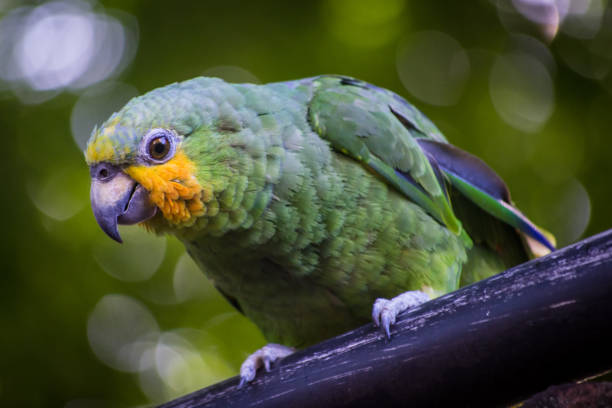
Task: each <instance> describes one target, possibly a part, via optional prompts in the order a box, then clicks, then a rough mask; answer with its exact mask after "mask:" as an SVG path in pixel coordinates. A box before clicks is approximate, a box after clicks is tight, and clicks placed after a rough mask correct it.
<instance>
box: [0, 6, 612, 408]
mask: <svg viewBox="0 0 612 408" xmlns="http://www.w3.org/2000/svg"><path fill="white" fill-rule="evenodd" d="M92 1H93V0H92ZM535 3H538V2H533V1H527V0H519V1H516V0H515V1H477V2H442V1H440V2H418V1H403V0H387V1H365V0H354V1H351V0H333V1H331V0H330V1H313V2H281V1H278V2H247V1H236V0H229V1H217V2H212V1H206V2H200V1H192V2H179V3H172V4H170V3H168V2H165V1H164V2H162V1H149V0H148V1H144V0H129V1H125V0H122V1H119V0H108V1H102V2H101V3H93V2H92V3H84V2H80V3H77V2H76V0H75V1H71V2H69V3H61V4H60V5H61V7H59V9H61V8H62V7H64V8H66V7H68V8H67V10H68V12H65V11H64V14H63V16H64V17H62V18H63V20H62V19H59V20H53V21H52V20H45V21H47V23H49V24H47V25H44V24H42V23H41V24H38V23H37V20H36V19H35V17H36V16H38V17H36V18H39V20H40V19H44V18H47V17H49V15H51V14H52V13H51V12H56V11H57V9H58V8H57V7H56V6H57V4H59V3H54V4H52V7H50V8H46V9H44V8H41V7H46V6H48V3H47V4H45V3H44V2H32V3H21V2H17V1H14V0H13V1H11V0H3V1H0V52H1V53H2V60H1V61H0V76H1V79H0V125H1V128H2V130H3V142H4V143H5V146H7V149H6V151H5V152H7V153H8V154H6V155H4V156H3V159H2V161H1V163H2V169H3V174H4V175H5V176H4V178H3V179H4V183H5V190H4V191H5V193H4V199H3V200H1V201H0V208H1V210H2V211H1V212H2V214H4V217H3V219H4V223H3V225H4V227H3V231H4V239H3V244H2V245H1V246H0V251H2V256H1V258H0V259H2V260H3V264H4V266H3V268H2V271H3V277H2V295H1V296H0V305H1V307H2V308H1V309H0V310H1V311H0V316H1V317H0V322H1V324H2V327H1V328H0V329H1V332H2V335H0V347H1V349H2V350H4V351H3V352H2V357H1V358H0V362H1V370H0V405H2V406H53V407H58V406H65V407H70V408H76V407H89V406H94V407H111V406H112V407H115V406H117V407H125V406H135V405H139V404H147V403H150V402H160V401H163V400H167V399H169V398H172V397H176V396H178V395H181V394H184V393H186V392H189V391H191V390H195V389H197V388H201V387H203V386H206V385H209V384H211V383H213V382H216V381H219V380H221V379H223V378H226V377H228V376H230V375H234V374H235V373H237V370H238V367H239V365H240V363H241V361H242V360H243V358H244V357H245V356H246V355H247V354H248V353H249V352H251V351H253V350H254V349H255V348H257V347H260V346H261V345H263V344H264V339H263V338H262V336H261V335H260V334H259V333H258V331H257V329H256V328H255V327H254V326H253V325H252V324H251V323H249V322H248V321H246V320H245V319H244V318H243V317H242V316H240V315H239V314H238V313H236V312H235V311H234V310H233V309H232V308H231V306H229V305H228V304H227V303H226V302H225V301H224V300H223V299H222V297H221V296H220V295H219V294H217V293H216V292H215V291H214V290H213V289H212V288H211V287H210V284H209V283H207V282H206V281H205V280H204V279H203V278H202V275H201V274H199V272H198V271H197V270H196V269H195V266H194V265H193V264H192V263H191V261H190V260H189V259H188V258H187V257H186V256H185V255H184V250H183V248H182V247H181V245H180V244H179V243H178V242H177V241H175V240H174V239H169V238H168V239H166V238H153V237H151V236H148V235H147V234H146V233H145V232H143V231H141V230H139V229H137V228H136V227H130V228H126V229H123V231H122V235H124V238H125V241H126V244H124V247H120V246H119V245H118V244H115V243H113V242H111V241H110V240H109V239H108V238H107V237H106V236H104V234H103V232H102V231H101V230H100V229H99V228H98V226H97V224H96V222H95V220H94V218H93V216H92V213H91V210H90V208H89V202H88V201H89V200H88V198H89V197H88V184H89V174H88V169H87V167H86V166H85V163H84V161H83V156H82V153H81V151H80V148H79V145H80V146H82V145H83V143H84V141H85V140H86V138H87V136H88V133H89V131H90V129H91V127H92V126H93V124H95V123H96V122H98V123H99V122H101V121H102V120H103V119H104V118H105V117H106V116H107V115H108V114H110V113H111V112H112V111H114V110H116V109H118V108H119V107H120V106H121V105H122V104H123V103H125V102H126V101H127V100H128V99H129V98H131V97H132V96H135V95H137V94H139V93H142V92H146V91H148V90H151V89H153V88H156V87H159V86H162V85H166V84H168V83H170V82H174V81H179V80H183V79H188V78H192V77H195V76H198V75H203V74H205V75H216V76H221V77H224V78H226V79H228V80H232V81H257V80H258V81H260V82H262V83H263V82H271V81H281V80H288V79H294V78H300V77H306V76H313V75H317V74H322V73H342V74H347V75H351V76H354V77H357V78H361V79H364V80H367V81H369V82H372V83H374V84H377V85H379V86H382V87H386V88H389V89H392V90H394V91H396V92H397V93H399V94H401V95H404V96H406V97H407V99H409V100H410V101H412V102H413V103H414V104H415V105H417V106H418V107H419V108H420V109H421V110H423V111H424V113H425V114H427V115H428V116H429V117H430V118H431V119H432V120H433V121H434V122H435V123H437V124H438V126H439V127H440V128H441V129H442V131H443V132H444V133H445V134H446V135H447V137H448V138H449V140H451V141H452V142H453V143H454V144H456V145H458V146H460V147H462V148H464V149H466V150H468V151H470V152H472V153H474V154H476V155H478V156H480V157H482V158H483V159H485V160H486V161H487V162H488V163H489V164H490V165H491V166H492V167H493V168H495V169H496V170H497V171H498V172H499V173H500V175H501V176H502V177H503V178H504V179H505V180H506V181H507V182H508V184H509V185H510V187H511V190H512V192H513V197H514V200H515V201H516V203H517V204H518V206H519V207H520V208H521V209H522V210H523V211H524V212H525V213H526V214H528V215H529V216H530V217H532V219H534V220H535V221H536V222H537V223H538V224H540V225H542V226H544V227H545V228H547V229H549V230H551V231H552V232H554V233H555V234H557V237H558V239H559V242H560V244H561V245H566V244H568V243H570V242H572V241H575V240H577V239H579V238H580V237H581V236H583V235H592V234H595V233H597V232H599V231H602V230H604V229H606V228H609V227H610V226H611V225H612V215H611V213H610V211H609V207H608V204H606V203H607V202H608V200H610V199H611V196H612V190H611V189H610V188H609V187H610V181H609V177H610V174H612V160H611V156H610V150H609V148H610V144H609V140H610V129H612V115H611V114H610V110H611V108H612V71H611V67H612V28H611V27H612V12H611V11H610V10H609V8H608V2H607V1H596V0H593V1H588V0H581V1H571V2H548V3H550V4H557V3H558V4H561V5H563V4H565V5H566V6H567V4H569V5H570V6H569V8H567V7H566V8H565V9H563V10H561V9H559V10H561V11H559V10H557V9H555V10H553V11H555V13H556V14H555V13H553V14H550V13H549V14H546V13H543V14H542V13H541V11H542V10H540V9H537V10H536V9H534V7H533V5H534V4H535ZM539 3H542V2H539ZM62 4H63V5H62ZM24 6H25V7H26V8H23V7H24ZM27 7H29V8H27ZM37 7H38V8H37ZM53 7H55V8H53ZM75 7H76V8H75ZM530 7H531V8H530ZM76 9H79V10H81V11H78V10H77V11H78V12H77V11H75V10H76ZM36 10H37V11H36ZM53 10H55V11H53ZM534 10H535V11H534ZM33 11H36V13H38V14H36V13H34V12H33ZM43 11H44V12H45V13H47V14H45V13H43ZM544 11H546V10H544ZM549 11H550V10H549ZM535 12H538V13H540V14H537V13H535ZM49 13H51V14H49ZM66 13H67V14H66ZM79 13H81V14H79ZM88 13H89V14H88ZM534 13H535V14H534ZM41 15H42V17H41ZM550 15H553V16H556V17H555V18H556V20H554V19H553V20H550V18H549V17H550ZM24 16H26V17H28V16H29V17H28V18H25V17H24ZM45 16H46V17H45ZM75 16H76V17H75ZM79 16H81V17H82V16H86V17H87V18H85V17H83V18H81V17H79ZM542 16H544V17H542ZM547 16H548V17H547ZM24 18H25V19H24ZM547 18H548V19H547ZM94 20H95V21H94ZM40 21H42V20H40ZM555 21H556V22H555ZM16 22H17V23H19V22H22V23H23V24H17V23H16ZM51 23H53V24H51ZM95 24H97V25H95ZM94 25H95V27H97V28H96V30H97V31H96V30H94V31H91V30H89V28H90V27H94ZM49 27H54V28H53V30H60V31H61V30H65V29H69V33H68V34H65V35H64V34H62V35H64V37H61V36H60V37H61V39H62V41H64V42H63V43H60V42H59V41H55V40H53V41H52V39H55V38H56V37H53V36H52V35H51V34H49V33H48V32H47V31H45V30H48V29H50V28H49ZM58 27H59V28H58ZM34 28H36V29H37V30H38V31H36V30H34ZM28 30H29V31H28ZM70 30H76V31H70ZM79 30H81V31H79ZM62 32H63V31H62ZM54 33H55V34H53V35H60V34H61V32H60V34H58V33H57V32H55V31H54ZM91 33H94V34H95V36H94V37H92V35H94V34H91ZM100 33H107V34H108V33H110V34H112V33H115V34H117V35H116V36H115V37H96V36H98V35H102V34H100ZM28 35H29V37H28ZM24 38H25V39H24ZM92 38H93V39H94V40H95V41H94V40H91V39H92ZM26 40H27V41H26ZM46 40H48V41H51V43H50V44H48V45H45V43H44V41H46ZM89 40H91V41H92V42H91V44H94V45H95V47H98V48H92V47H93V46H92V45H91V44H90V43H88V42H86V41H89ZM98 40H100V41H98ZM28 41H29V42H28ZM71 41H81V42H80V43H78V44H77V43H75V45H73V44H72V43H71ZM96 41H97V42H96ZM58 43H59V45H58ZM41 44H42V45H41ZM37 47H38V48H37ZM53 47H62V48H60V49H58V50H56V49H54V48H53ZM79 47H80V48H79ZM74 50H77V51H78V50H81V51H78V52H76V51H74ZM70 52H72V53H73V54H74V53H75V52H76V54H74V55H72V54H70ZM64 57H65V58H68V59H66V60H65V61H64V60H61V58H64ZM11 58H14V59H15V61H17V62H11ZM19 58H21V59H19ZM69 58H72V59H69ZM86 58H88V59H86ZM66 61H67V62H66ZM111 62H112V63H113V64H114V65H112V66H111V65H108V64H110V63H111ZM10 64H13V65H10ZM62 64H64V65H62ZM104 64H107V66H106V68H107V69H106V68H105V69H106V70H101V69H102V68H100V66H102V65H104ZM67 67H69V68H71V69H73V71H67V69H68V68H67ZM75 67H78V68H79V69H80V71H78V72H77V71H74V69H76V68H75ZM96 69H98V71H95V70H96ZM94 71H95V72H94ZM17 74H19V75H21V77H19V75H17ZM94 74H95V75H94ZM28 75H33V76H31V77H28ZM70 75H72V76H70ZM32 78H33V79H32ZM79 81H80V82H79Z"/></svg>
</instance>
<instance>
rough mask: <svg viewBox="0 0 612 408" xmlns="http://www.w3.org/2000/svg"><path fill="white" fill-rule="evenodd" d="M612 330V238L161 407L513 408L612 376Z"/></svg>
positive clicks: (518, 269)
mask: <svg viewBox="0 0 612 408" xmlns="http://www.w3.org/2000/svg"><path fill="white" fill-rule="evenodd" d="M611 326H612V230H609V231H606V232H604V233H602V234H599V235H597V236H594V237H591V238H588V239H586V240H584V241H581V242H579V243H577V244H574V245H572V246H570V247H567V248H564V249H561V250H558V251H556V252H554V253H552V254H550V255H548V256H546V257H544V258H540V259H536V260H533V261H530V262H527V263H525V264H522V265H519V266H516V267H514V268H512V269H510V270H508V271H506V272H504V273H502V274H499V275H497V276H494V277H492V278H489V279H486V280H484V281H481V282H478V283H476V284H474V285H470V286H468V287H465V288H462V289H460V290H458V291H456V292H453V293H450V294H448V295H445V296H443V297H440V298H437V299H434V300H432V301H430V302H427V303H426V304H424V305H422V306H419V307H417V308H415V309H413V310H410V311H408V312H406V313H403V314H402V316H401V318H400V319H399V321H398V322H397V323H396V324H395V325H394V326H393V328H392V338H391V341H387V340H385V338H384V336H383V335H382V333H381V332H380V331H378V330H375V329H374V327H373V325H372V324H368V325H365V326H363V327H360V328H358V329H356V330H353V331H351V332H348V333H345V334H343V335H341V336H338V337H335V338H333V339H330V340H327V341H325V342H322V343H320V344H318V345H315V346H313V347H310V348H308V349H305V350H302V351H299V352H296V353H295V354H293V355H291V356H289V357H287V358H285V359H284V360H282V361H281V362H280V363H278V364H276V366H275V367H273V369H272V371H271V372H270V373H265V374H258V376H257V379H256V380H255V381H254V382H253V383H252V384H250V385H249V386H247V387H245V388H244V389H240V390H238V389H237V388H236V386H237V385H238V380H237V378H236V377H234V378H231V379H229V380H227V381H224V382H221V383H219V384H216V385H213V386H211V387H208V388H205V389H203V390H200V391H197V392H195V393H193V394H190V395H187V396H185V397H182V398H179V399H177V400H174V401H171V402H169V403H167V404H165V405H163V407H164V408H171V407H172V408H186V407H205V406H206V407H209V406H210V407H217V406H218V407H230V406H240V407H251V406H257V407H273V406H274V407H276V406H278V407H317V408H321V407H343V406H370V405H377V406H393V405H398V406H411V407H418V406H468V405H469V406H471V407H476V406H486V407H490V406H496V405H503V404H509V403H512V402H516V401H519V400H521V399H523V398H525V397H527V396H529V395H531V394H533V393H535V392H538V391H541V390H543V389H545V388H547V387H548V386H549V385H551V384H559V383H565V382H568V381H572V380H577V379H581V378H585V377H588V376H591V375H594V374H597V373H601V372H603V371H605V370H608V369H611V368H612V350H611V346H612V330H611Z"/></svg>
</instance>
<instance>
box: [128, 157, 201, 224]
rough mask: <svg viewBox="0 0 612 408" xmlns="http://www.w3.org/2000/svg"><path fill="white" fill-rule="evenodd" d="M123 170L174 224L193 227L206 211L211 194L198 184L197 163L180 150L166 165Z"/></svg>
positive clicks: (134, 167) (132, 167)
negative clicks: (141, 187)
mask: <svg viewBox="0 0 612 408" xmlns="http://www.w3.org/2000/svg"><path fill="white" fill-rule="evenodd" d="M124 171H125V173H126V174H127V175H128V176H130V177H132V178H133V179H134V180H135V181H136V182H138V183H140V185H142V186H143V187H144V188H145V189H146V190H147V191H149V197H150V199H151V201H152V202H153V203H154V204H155V205H156V206H157V207H158V208H159V209H160V210H161V212H162V213H163V216H164V218H166V219H167V220H168V221H169V222H170V223H172V224H175V225H180V224H182V225H191V224H192V223H193V222H195V219H196V218H197V217H199V216H201V215H203V214H204V213H205V212H206V208H205V205H204V203H206V202H208V201H210V199H211V198H212V191H210V190H208V189H205V188H203V187H202V186H201V185H200V183H198V180H197V179H196V177H195V171H196V169H195V164H194V163H193V162H192V161H191V160H189V158H188V157H187V156H186V155H185V153H183V152H182V151H180V150H179V151H177V152H176V154H175V156H174V157H173V158H172V159H171V160H169V161H167V162H166V163H163V164H159V165H154V166H142V165H138V166H130V167H127V168H126V169H125V170H124Z"/></svg>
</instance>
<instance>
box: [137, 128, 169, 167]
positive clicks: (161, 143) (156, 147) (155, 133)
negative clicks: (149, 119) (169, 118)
mask: <svg viewBox="0 0 612 408" xmlns="http://www.w3.org/2000/svg"><path fill="white" fill-rule="evenodd" d="M175 141H176V136H175V135H174V133H172V131H170V130H166V129H153V130H151V131H149V133H147V135H146V136H145V137H144V140H143V143H142V145H141V146H142V147H141V152H142V153H143V154H144V156H145V157H146V158H147V159H148V160H149V161H152V162H154V163H163V162H165V161H167V160H168V159H170V158H171V157H172V155H173V154H174V150H175V146H174V145H175Z"/></svg>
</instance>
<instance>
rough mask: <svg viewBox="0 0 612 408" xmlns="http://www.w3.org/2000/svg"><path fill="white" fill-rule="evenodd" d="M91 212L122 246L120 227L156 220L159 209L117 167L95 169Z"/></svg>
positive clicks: (101, 226) (94, 167) (141, 188)
mask: <svg viewBox="0 0 612 408" xmlns="http://www.w3.org/2000/svg"><path fill="white" fill-rule="evenodd" d="M90 173H91V191H90V199H91V208H92V210H93V213H94V216H95V217H96V221H98V225H100V228H102V230H103V231H104V232H106V234H107V235H108V236H109V237H111V238H112V239H114V240H115V241H117V242H122V240H121V236H120V235H119V231H118V230H117V224H136V223H138V222H142V221H146V220H148V219H149V218H151V217H153V216H154V215H155V213H156V212H157V207H156V206H155V205H153V203H151V201H150V200H149V194H148V193H147V191H146V190H145V189H144V188H143V187H142V186H141V185H140V184H138V183H136V182H135V181H134V180H132V179H131V178H130V177H128V176H127V175H126V174H125V173H123V172H122V171H121V170H120V169H119V168H118V167H117V166H113V165H110V164H107V163H98V164H96V165H95V166H91V168H90Z"/></svg>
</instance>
